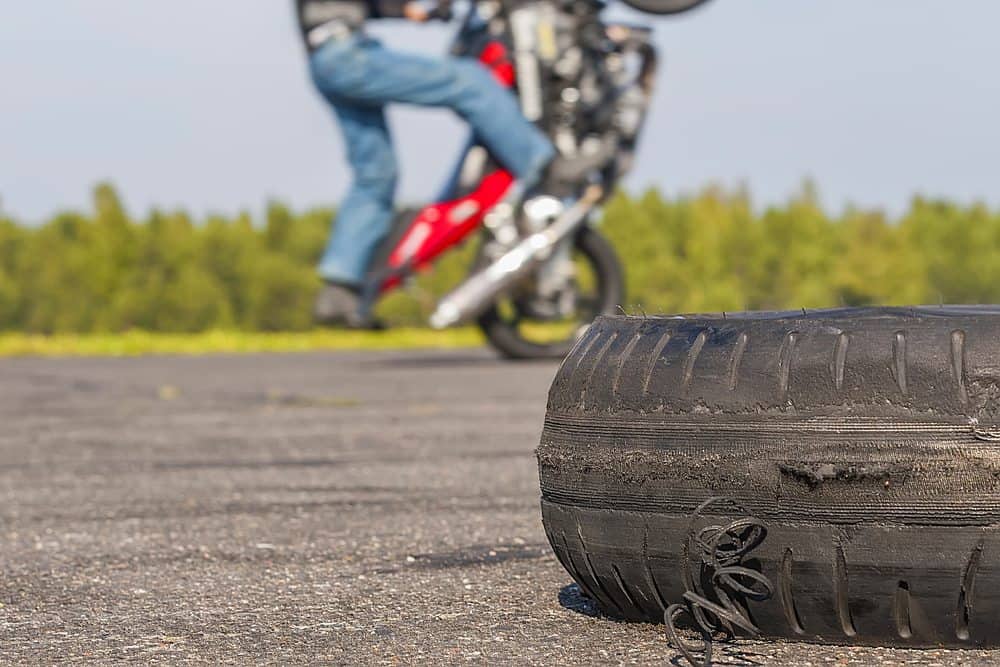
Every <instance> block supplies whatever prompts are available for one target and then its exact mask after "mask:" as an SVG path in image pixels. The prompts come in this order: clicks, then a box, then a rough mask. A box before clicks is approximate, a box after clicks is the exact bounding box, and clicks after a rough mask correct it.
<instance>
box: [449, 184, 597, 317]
mask: <svg viewBox="0 0 1000 667" xmlns="http://www.w3.org/2000/svg"><path fill="white" fill-rule="evenodd" d="M603 195H604V190H603V188H601V187H600V186H598V185H592V186H590V187H589V188H587V190H586V191H585V192H584V193H583V196H582V197H580V199H578V200H577V201H576V203H575V204H573V205H572V206H571V207H569V208H568V209H566V210H565V211H564V212H563V213H562V215H560V216H559V217H558V218H557V219H556V220H555V222H553V223H552V224H551V225H549V226H548V227H546V228H545V229H543V230H542V231H540V232H536V233H534V234H532V235H530V236H528V237H527V238H525V239H524V240H522V241H521V242H520V243H518V244H517V245H516V246H514V247H513V248H511V249H510V250H508V251H507V252H506V253H504V255H503V256H502V257H501V258H500V259H498V260H496V261H495V262H493V263H492V264H490V265H489V266H488V267H486V268H485V269H483V270H482V271H480V272H479V273H477V274H475V275H473V276H471V277H470V278H469V279H468V280H466V281H465V282H464V283H462V284H461V285H459V286H458V287H457V288H455V289H454V290H453V291H451V292H450V293H449V294H447V295H445V296H444V298H442V299H441V301H440V302H439V303H438V306H437V309H436V310H435V311H434V313H433V314H432V315H431V318H430V324H431V326H432V327H433V328H435V329H444V328H446V327H450V326H455V325H456V324H460V323H462V322H466V321H468V320H470V319H472V318H473V317H475V316H476V315H479V314H480V313H482V312H483V311H484V310H485V309H486V308H487V307H488V306H489V305H490V304H491V303H493V301H494V300H495V299H496V297H497V296H499V295H500V294H501V293H502V292H503V291H504V290H506V289H508V288H509V287H511V286H513V285H514V284H516V283H517V282H518V281H519V280H521V279H522V278H524V277H525V276H527V275H528V274H530V273H531V271H532V270H533V269H535V268H536V267H537V266H538V265H539V264H540V263H541V262H542V261H544V260H545V259H546V258H548V256H549V254H550V253H551V252H552V250H553V249H554V248H555V247H556V246H557V245H558V244H559V242H560V241H562V240H563V239H565V238H567V237H569V236H570V235H571V234H573V233H574V232H575V231H576V230H577V229H579V228H580V225H582V224H583V221H584V220H586V218H587V214H589V213H590V212H591V211H592V210H593V209H594V207H595V206H596V205H597V204H598V202H600V201H601V197H602V196H603Z"/></svg>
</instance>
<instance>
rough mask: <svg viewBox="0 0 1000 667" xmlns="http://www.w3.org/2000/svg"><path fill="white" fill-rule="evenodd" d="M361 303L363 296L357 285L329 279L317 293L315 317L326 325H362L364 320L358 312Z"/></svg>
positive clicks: (319, 322) (314, 309)
mask: <svg viewBox="0 0 1000 667" xmlns="http://www.w3.org/2000/svg"><path fill="white" fill-rule="evenodd" d="M360 305H361V296H360V294H359V290H358V288H357V287H353V286H351V285H345V284H343V283H335V282H330V281H327V282H325V283H324V284H323V287H322V288H321V289H320V291H319V294H317V295H316V303H315V305H314V306H313V319H315V320H316V323H317V324H322V325H324V326H335V327H351V328H358V327H362V326H364V322H362V320H361V315H360V314H359V313H358V309H359V306H360Z"/></svg>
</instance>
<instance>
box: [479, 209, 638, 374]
mask: <svg viewBox="0 0 1000 667" xmlns="http://www.w3.org/2000/svg"><path fill="white" fill-rule="evenodd" d="M572 258H573V269H574V277H573V289H574V290H575V299H574V306H575V307H574V312H573V313H572V314H565V315H563V316H559V317H548V316H540V315H539V314H538V313H533V312H531V311H532V308H530V307H529V301H530V298H531V295H530V294H525V293H524V290H523V289H522V290H515V291H514V292H512V293H511V294H509V295H504V296H502V297H500V298H499V299H498V300H497V301H496V302H494V303H493V304H492V305H491V306H490V307H489V309H487V310H486V311H485V312H484V313H483V314H482V315H480V316H479V319H478V324H479V327H480V328H481V329H482V331H483V333H484V334H485V335H486V338H487V340H489V342H490V344H491V345H492V346H493V347H494V348H496V349H497V350H498V351H499V352H500V353H501V354H502V355H503V356H504V357H506V358H508V359H561V358H562V357H565V356H566V355H567V354H568V353H569V351H570V350H571V349H572V348H573V345H574V344H575V343H576V341H577V340H578V339H579V338H580V336H582V335H583V333H584V332H585V331H586V330H587V327H589V326H590V323H591V322H593V321H594V318H595V317H597V316H598V315H610V314H612V313H614V312H616V311H618V308H619V306H620V305H621V303H622V301H623V300H624V299H625V277H624V272H623V270H622V266H621V262H620V261H619V260H618V255H617V253H616V252H615V249H614V247H612V245H611V243H609V242H608V240H607V239H605V238H604V237H603V236H601V234H600V233H598V232H597V231H596V230H594V229H591V228H590V227H584V228H583V229H581V230H580V232H579V233H578V234H577V236H576V238H575V239H574V244H573V249H572Z"/></svg>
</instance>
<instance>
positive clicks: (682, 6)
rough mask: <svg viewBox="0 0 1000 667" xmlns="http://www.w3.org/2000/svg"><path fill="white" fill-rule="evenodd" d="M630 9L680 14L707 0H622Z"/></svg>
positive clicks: (649, 12) (650, 12)
mask: <svg viewBox="0 0 1000 667" xmlns="http://www.w3.org/2000/svg"><path fill="white" fill-rule="evenodd" d="M623 1H624V2H625V4H626V5H628V6H629V7H631V8H632V9H638V10H639V11H640V12H645V13H646V14H660V15H665V14H680V13H682V12H686V11H690V10H692V9H694V8H695V7H698V6H699V5H703V4H705V3H706V2H708V0H623Z"/></svg>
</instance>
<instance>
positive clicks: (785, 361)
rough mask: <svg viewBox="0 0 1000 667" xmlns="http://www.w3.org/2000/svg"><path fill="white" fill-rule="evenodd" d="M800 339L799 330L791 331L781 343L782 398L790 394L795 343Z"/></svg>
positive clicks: (779, 381)
mask: <svg viewBox="0 0 1000 667" xmlns="http://www.w3.org/2000/svg"><path fill="white" fill-rule="evenodd" d="M798 340H799V332H798V331H789V332H788V333H787V334H785V340H784V341H782V343H781V349H780V350H779V352H778V390H779V391H780V392H781V397H782V399H784V398H785V396H786V395H787V394H788V382H789V379H790V377H791V373H792V355H793V354H794V353H795V345H796V343H798Z"/></svg>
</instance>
